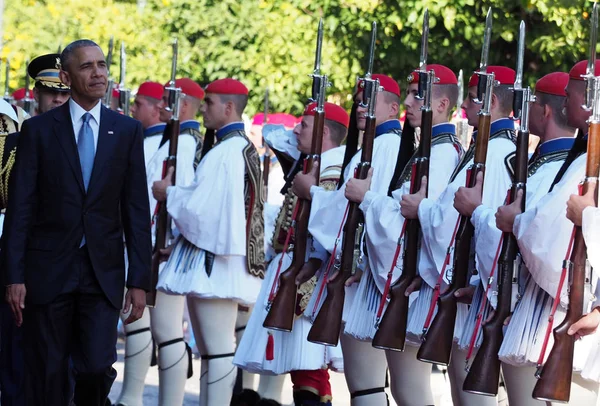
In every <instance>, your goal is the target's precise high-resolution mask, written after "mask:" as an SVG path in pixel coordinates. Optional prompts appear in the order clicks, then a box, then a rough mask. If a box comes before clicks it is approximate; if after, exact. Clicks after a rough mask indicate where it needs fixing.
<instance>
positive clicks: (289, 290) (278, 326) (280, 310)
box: [263, 20, 328, 331]
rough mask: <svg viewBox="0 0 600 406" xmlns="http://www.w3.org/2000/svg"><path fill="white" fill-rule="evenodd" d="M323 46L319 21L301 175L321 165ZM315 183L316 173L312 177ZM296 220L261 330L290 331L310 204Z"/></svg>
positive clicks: (304, 205)
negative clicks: (287, 259)
mask: <svg viewBox="0 0 600 406" xmlns="http://www.w3.org/2000/svg"><path fill="white" fill-rule="evenodd" d="M322 43H323V20H321V21H319V30H318V35H317V50H316V56H315V67H314V71H313V74H312V75H311V76H312V78H313V86H312V97H311V100H312V101H316V102H317V108H316V111H315V113H316V114H315V120H314V125H313V137H312V143H311V147H310V149H311V154H310V155H309V156H308V157H306V160H305V165H304V171H303V172H304V173H309V172H310V171H311V170H312V168H313V166H314V165H315V163H316V162H319V163H320V161H321V150H322V147H323V128H324V125H325V109H324V105H325V89H326V87H327V84H328V81H327V76H325V75H322V74H321V46H322ZM316 179H317V184H318V183H319V171H317V175H316ZM297 204H298V205H299V206H298V213H297V215H296V220H295V221H294V222H293V223H292V227H294V232H295V233H294V234H295V236H294V256H293V258H292V263H291V265H290V266H289V268H288V269H286V270H285V271H284V272H283V273H282V274H281V275H280V276H279V282H278V283H279V288H278V290H277V295H276V296H275V298H274V299H273V303H271V306H270V309H269V312H268V314H267V317H266V318H265V321H264V323H263V326H264V327H266V328H271V329H274V330H281V331H292V326H293V324H294V312H295V309H296V297H297V291H298V286H297V285H296V277H297V276H298V273H299V272H300V270H302V267H303V266H304V263H305V260H306V243H307V239H308V220H309V218H310V201H309V200H303V199H299V200H298V203H297Z"/></svg>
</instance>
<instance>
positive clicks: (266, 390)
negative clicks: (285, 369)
mask: <svg viewBox="0 0 600 406" xmlns="http://www.w3.org/2000/svg"><path fill="white" fill-rule="evenodd" d="M284 382H285V375H260V378H259V380H258V390H257V392H258V394H259V395H260V397H261V398H265V399H273V400H274V401H276V402H278V403H281V402H282V400H281V392H282V390H283V383H284Z"/></svg>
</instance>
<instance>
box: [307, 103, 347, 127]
mask: <svg viewBox="0 0 600 406" xmlns="http://www.w3.org/2000/svg"><path fill="white" fill-rule="evenodd" d="M323 107H324V110H325V120H331V121H335V122H336V123H340V124H341V125H343V126H344V127H346V128H348V125H349V124H350V116H349V115H348V112H347V111H346V110H344V109H343V108H342V107H340V106H338V105H337V104H334V103H329V102H325V105H324V106H323ZM316 108H317V103H316V102H313V103H310V104H309V105H308V106H306V108H305V109H304V113H302V115H303V116H314V115H315V110H316Z"/></svg>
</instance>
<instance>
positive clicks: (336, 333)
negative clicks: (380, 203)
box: [308, 22, 380, 345]
mask: <svg viewBox="0 0 600 406" xmlns="http://www.w3.org/2000/svg"><path fill="white" fill-rule="evenodd" d="M372 27H373V28H372V30H371V47H370V51H369V65H368V70H367V73H366V74H365V77H364V78H363V79H362V83H363V101H362V103H361V105H362V106H363V107H365V108H367V118H366V125H365V132H364V135H363V144H362V152H361V157H360V160H361V162H360V163H359V164H358V166H357V168H356V170H355V175H354V176H355V177H356V178H358V179H365V178H366V177H367V174H368V172H369V168H370V167H371V161H372V157H373V140H374V137H375V125H376V120H375V104H376V100H377V94H378V92H379V91H380V89H379V80H378V79H376V80H373V79H372V77H371V71H372V69H373V59H374V57H375V39H376V36H377V25H376V23H375V22H373V26H372ZM358 206H359V205H358V203H354V202H349V203H348V209H347V211H348V216H347V218H346V222H345V225H344V235H343V239H342V255H341V261H340V263H339V264H337V263H336V266H335V269H336V272H337V273H336V275H335V277H334V278H333V279H332V280H331V281H329V282H328V283H327V297H326V298H325V301H324V302H323V305H322V306H321V309H320V310H319V313H318V314H317V317H316V319H315V321H314V323H313V325H312V328H311V329H310V332H309V333H308V341H310V342H313V343H317V344H323V345H337V343H338V339H339V337H340V331H341V327H342V311H343V308H344V298H345V295H346V292H345V284H346V281H347V280H348V278H350V277H351V276H352V275H353V274H354V273H355V267H356V265H357V260H359V259H360V258H359V257H360V253H361V251H360V248H361V246H360V241H361V237H362V230H363V224H364V218H363V215H362V212H361V211H360V209H359V207H358Z"/></svg>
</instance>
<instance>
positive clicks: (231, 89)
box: [206, 78, 248, 96]
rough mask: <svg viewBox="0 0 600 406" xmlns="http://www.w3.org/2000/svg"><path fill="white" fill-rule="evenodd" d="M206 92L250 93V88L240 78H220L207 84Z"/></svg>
mask: <svg viewBox="0 0 600 406" xmlns="http://www.w3.org/2000/svg"><path fill="white" fill-rule="evenodd" d="M206 93H216V94H242V95H245V96H247V95H248V88H247V87H246V86H245V85H244V84H243V83H242V82H240V81H239V80H235V79H231V78H226V79H218V80H215V81H214V82H211V83H210V84H209V85H208V86H206Z"/></svg>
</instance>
